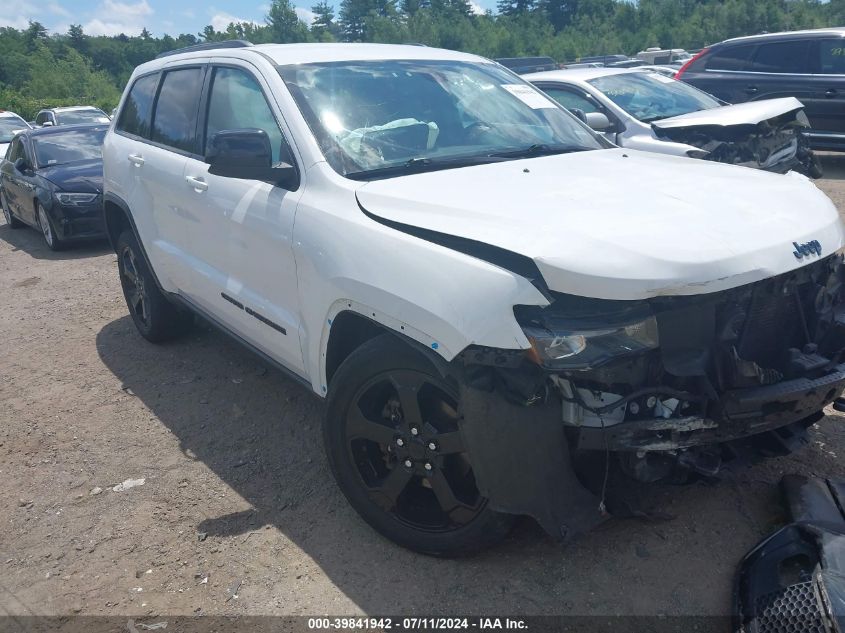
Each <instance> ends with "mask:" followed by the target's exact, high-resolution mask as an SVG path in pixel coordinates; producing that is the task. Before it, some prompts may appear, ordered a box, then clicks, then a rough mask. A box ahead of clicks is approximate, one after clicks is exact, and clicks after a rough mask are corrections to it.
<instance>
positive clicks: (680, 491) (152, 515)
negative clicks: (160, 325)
mask: <svg viewBox="0 0 845 633" xmlns="http://www.w3.org/2000/svg"><path fill="white" fill-rule="evenodd" d="M826 170H827V177H826V179H825V180H823V181H820V183H819V185H820V186H821V187H822V188H823V189H824V190H825V191H827V192H828V193H829V194H830V195H831V196H832V197H833V198H834V200H835V201H836V203H837V205H838V206H839V208H840V210H842V211H843V212H845V157H841V156H832V157H826ZM797 211H798V212H799V213H800V209H799V210H797ZM0 222H2V220H0ZM322 414H323V404H322V402H321V401H320V400H318V399H317V398H315V397H313V396H311V395H310V394H309V393H308V392H306V391H305V390H304V389H303V388H301V387H300V386H298V385H296V384H294V383H293V382H291V381H290V380H288V379H286V378H285V377H283V376H282V375H281V374H279V373H278V372H276V371H275V370H273V369H268V368H267V367H265V366H264V365H263V364H262V363H261V362H260V361H259V360H257V359H256V358H254V357H253V356H251V355H250V354H249V353H247V352H245V351H243V350H241V349H240V348H238V347H237V346H235V345H234V344H233V343H230V342H229V341H228V340H227V339H226V338H224V337H223V336H221V335H219V334H217V333H215V332H214V331H212V330H210V329H208V328H206V327H199V328H197V330H196V331H195V332H194V333H193V334H192V335H191V336H189V337H188V338H187V339H185V340H183V341H181V342H178V343H175V344H170V345H165V346H161V347H156V346H153V345H150V344H148V343H146V342H145V341H143V340H142V339H141V338H140V337H139V336H138V335H137V334H136V332H135V329H134V327H133V325H132V322H131V321H130V319H129V317H128V316H127V312H126V306H125V305H124V302H123V298H122V296H121V294H120V288H119V284H118V279H117V274H116V264H115V256H114V254H113V253H111V252H110V251H109V250H108V248H107V247H106V246H103V245H93V246H88V247H83V248H77V249H74V250H71V251H69V252H66V253H58V254H53V253H51V252H50V251H48V250H47V248H46V247H45V246H44V244H43V242H42V240H41V238H40V235H39V234H38V233H36V232H35V231H32V230H29V229H22V230H16V231H12V230H11V229H10V228H9V227H8V226H6V225H5V224H0V481H1V482H2V484H1V485H0V518H2V522H3V525H2V530H0V614H4V613H5V614H14V615H26V614H38V615H49V614H71V613H82V614H104V615H105V614H111V615H127V614H132V615H139V616H142V615H147V614H154V615H159V614H167V615H176V614H184V615H192V614H196V613H204V614H262V615H263V614H307V615H314V614H386V613H392V614H397V613H399V614H428V615H432V614H444V615H449V614H456V613H461V614H491V613H495V614H524V615H529V614H534V615H537V614H581V615H585V614H601V615H612V614H640V615H658V614H667V615H688V614H701V615H705V614H707V615H718V614H726V613H728V612H729V609H730V591H731V583H732V575H733V572H734V569H735V566H736V564H737V562H738V561H739V560H740V558H741V556H742V555H743V554H744V553H745V552H746V551H747V550H748V549H749V548H750V547H751V546H752V545H754V544H755V543H756V542H757V541H758V540H759V539H760V538H761V537H762V536H763V535H765V534H767V533H768V532H770V531H771V529H772V528H773V526H775V525H777V523H778V522H779V521H781V520H782V510H781V509H780V506H779V505H778V503H777V492H776V489H775V485H776V483H777V481H778V479H779V478H780V476H781V474H783V473H784V472H802V473H809V474H820V475H821V474H824V475H840V476H842V475H845V465H843V462H842V460H841V459H840V458H839V455H840V453H843V452H845V427H843V425H842V418H841V417H839V416H837V415H836V414H833V415H829V416H828V417H827V418H826V419H825V420H824V421H823V422H821V423H820V424H819V425H818V428H816V429H815V430H814V431H813V434H812V443H811V446H810V447H809V448H807V449H805V450H803V451H801V452H799V453H798V454H796V455H794V456H792V457H790V458H783V459H778V460H774V461H770V462H767V463H765V464H762V465H759V466H757V467H755V468H753V469H749V470H746V471H743V472H742V474H741V475H739V477H738V478H736V479H735V480H733V481H730V482H723V483H720V484H717V485H704V484H699V485H695V486H692V487H684V488H680V487H671V486H655V487H652V488H649V489H648V490H646V491H644V492H643V493H642V494H643V498H642V499H641V503H642V504H643V505H644V506H647V507H650V508H654V509H657V510H660V511H662V512H666V513H669V514H671V515H674V516H675V517H676V518H674V519H673V520H670V521H667V522H661V523H653V522H646V521H640V520H619V521H615V522H611V523H609V524H607V525H605V526H603V527H602V528H601V529H599V530H596V531H595V532H593V533H591V534H590V535H588V536H586V537H583V538H581V539H580V540H578V541H576V542H574V543H572V544H569V545H566V546H560V545H558V544H556V543H555V542H553V541H552V540H550V539H549V538H548V537H546V536H545V535H544V533H543V532H542V531H541V530H540V529H539V528H538V527H536V525H534V524H533V523H532V522H531V521H527V520H526V521H525V522H523V523H522V524H521V525H520V526H519V527H518V529H517V530H516V531H515V532H514V534H513V535H512V537H511V538H510V539H509V540H508V541H507V542H506V543H505V544H504V545H502V546H500V547H498V548H496V549H494V550H493V551H490V552H488V553H486V554H484V555H482V556H479V557H476V558H473V559H470V560H461V561H444V560H434V559H431V558H426V557H422V556H418V555H415V554H412V553H410V552H407V551H404V550H402V549H399V548H398V547H395V546H393V545H392V544H391V543H389V542H386V541H385V540H383V539H382V538H380V537H379V536H377V535H376V534H375V533H374V532H373V531H372V530H371V529H370V528H369V527H367V526H366V525H365V524H364V523H363V522H362V521H361V520H359V519H358V517H357V515H356V514H354V513H353V511H352V510H351V509H350V508H349V506H348V505H347V504H346V502H345V500H344V499H343V498H342V497H341V495H340V493H339V492H338V490H337V488H336V487H335V484H334V482H333V481H332V479H331V477H330V475H329V472H328V469H327V466H326V462H325V458H324V456H323V451H322V446H321V441H320V434H319V426H320V419H321V416H322ZM141 478H143V479H144V483H143V485H140V486H136V487H132V488H129V489H125V490H122V491H114V490H113V489H112V488H113V487H115V486H116V485H117V484H120V483H121V482H123V481H125V480H127V479H141ZM233 594H236V595H237V597H233Z"/></svg>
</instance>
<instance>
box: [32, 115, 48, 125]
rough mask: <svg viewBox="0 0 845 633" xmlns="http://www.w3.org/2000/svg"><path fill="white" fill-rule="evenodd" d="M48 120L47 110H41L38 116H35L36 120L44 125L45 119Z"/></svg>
mask: <svg viewBox="0 0 845 633" xmlns="http://www.w3.org/2000/svg"><path fill="white" fill-rule="evenodd" d="M46 120H47V113H46V112H39V113H38V116H37V117H35V122H36V123H37V124H38V125H42V124H43V123H44V121H46Z"/></svg>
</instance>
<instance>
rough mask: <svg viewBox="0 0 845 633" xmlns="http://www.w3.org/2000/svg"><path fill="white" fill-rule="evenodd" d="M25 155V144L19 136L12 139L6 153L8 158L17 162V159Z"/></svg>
mask: <svg viewBox="0 0 845 633" xmlns="http://www.w3.org/2000/svg"><path fill="white" fill-rule="evenodd" d="M22 157H23V144H22V143H21V140H20V139H19V138H16V139H15V140H14V141H12V144H11V145H9V149H8V151H7V153H6V160H9V161H11V162H13V163H14V162H15V161H16V160H17V159H19V158H22Z"/></svg>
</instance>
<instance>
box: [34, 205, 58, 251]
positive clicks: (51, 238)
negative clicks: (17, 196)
mask: <svg viewBox="0 0 845 633" xmlns="http://www.w3.org/2000/svg"><path fill="white" fill-rule="evenodd" d="M35 216H36V217H37V218H38V227H39V228H40V229H41V236H42V237H43V238H44V242H45V243H46V244H47V248H49V249H50V250H51V251H61V250H64V248H65V243H64V242H63V241H62V240H61V239H60V238H59V236H58V235H57V234H56V229H55V228H54V227H53V224H52V223H51V222H50V218H49V217H48V216H47V212H46V211H45V210H44V207H42V206H41V205H40V204H39V203H38V202H36V203H35Z"/></svg>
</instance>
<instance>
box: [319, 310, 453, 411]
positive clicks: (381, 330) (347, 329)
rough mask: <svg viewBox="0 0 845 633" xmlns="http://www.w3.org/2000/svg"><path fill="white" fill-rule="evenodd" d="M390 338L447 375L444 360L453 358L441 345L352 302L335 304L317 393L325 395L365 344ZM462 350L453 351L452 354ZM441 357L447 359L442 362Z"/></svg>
mask: <svg viewBox="0 0 845 633" xmlns="http://www.w3.org/2000/svg"><path fill="white" fill-rule="evenodd" d="M381 334H390V335H392V336H393V337H394V338H395V339H396V343H397V345H405V346H407V347H409V348H411V349H414V350H416V351H417V352H419V353H420V354H421V355H422V356H424V357H425V358H427V359H428V360H429V362H431V363H432V364H433V365H434V367H435V368H436V369H437V370H438V371H439V372H440V373H441V374H443V375H445V374H446V373H447V371H448V367H449V363H448V361H447V360H446V358H451V357H452V356H454V355H455V354H453V353H452V351H451V350H448V349H444V348H443V346H442V343H440V342H438V341H436V340H434V339H433V338H432V337H431V336H429V335H427V334H425V333H423V332H421V331H419V330H417V329H416V328H414V327H413V326H411V325H409V324H407V323H404V322H401V321H399V320H398V319H394V318H392V317H390V316H388V315H386V314H383V313H380V312H379V311H378V310H375V309H372V308H369V307H368V306H365V305H363V304H360V303H358V302H355V301H352V300H347V299H344V300H340V301H337V302H336V303H335V304H334V305H333V306H332V309H331V310H330V311H329V316H328V317H327V319H326V321H325V323H324V327H323V336H322V343H321V348H322V352H321V354H320V372H319V376H320V385H321V389H320V392H321V393H322V394H323V395H325V394H326V393H327V391H328V388H329V387H330V385H331V381H332V378H333V377H334V375H335V373H336V372H337V369H338V367H340V365H341V364H342V363H343V361H345V360H346V359H347V358H349V356H350V355H352V354H353V353H354V352H355V350H357V349H358V348H360V347H361V346H362V345H363V344H364V343H366V342H367V341H369V340H371V339H373V338H375V337H377V336H379V335H381ZM460 351H461V350H455V353H457V352H460ZM444 356H445V357H446V358H444Z"/></svg>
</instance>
